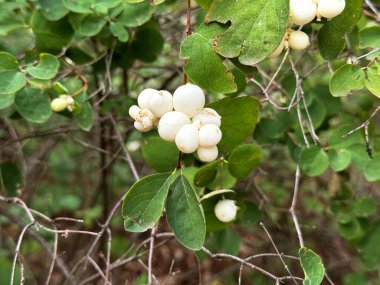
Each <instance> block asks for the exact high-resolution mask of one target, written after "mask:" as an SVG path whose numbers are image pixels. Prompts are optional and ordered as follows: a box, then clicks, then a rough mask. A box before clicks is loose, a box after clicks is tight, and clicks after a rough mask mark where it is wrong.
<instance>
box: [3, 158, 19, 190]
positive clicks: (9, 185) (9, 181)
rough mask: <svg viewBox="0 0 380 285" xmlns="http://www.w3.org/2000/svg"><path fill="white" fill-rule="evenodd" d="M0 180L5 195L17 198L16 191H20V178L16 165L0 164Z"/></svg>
mask: <svg viewBox="0 0 380 285" xmlns="http://www.w3.org/2000/svg"><path fill="white" fill-rule="evenodd" d="M0 178H1V179H0V180H1V181H2V185H3V187H4V188H5V191H6V192H7V195H8V196H10V197H12V196H17V190H18V189H21V185H22V176H21V173H20V170H19V169H18V167H17V165H16V164H14V163H10V162H5V163H1V164H0Z"/></svg>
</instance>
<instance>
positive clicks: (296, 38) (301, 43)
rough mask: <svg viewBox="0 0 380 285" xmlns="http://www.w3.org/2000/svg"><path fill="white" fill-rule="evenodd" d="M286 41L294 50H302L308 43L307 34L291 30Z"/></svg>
mask: <svg viewBox="0 0 380 285" xmlns="http://www.w3.org/2000/svg"><path fill="white" fill-rule="evenodd" d="M288 41H289V47H290V48H291V49H294V50H303V49H305V48H307V47H308V46H309V45H310V40H309V36H308V35H307V34H305V33H304V32H302V31H292V32H291V33H290V35H289V39H288Z"/></svg>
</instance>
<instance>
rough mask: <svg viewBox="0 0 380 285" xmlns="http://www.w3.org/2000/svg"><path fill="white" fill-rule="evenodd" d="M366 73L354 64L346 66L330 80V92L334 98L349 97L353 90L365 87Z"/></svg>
mask: <svg viewBox="0 0 380 285" xmlns="http://www.w3.org/2000/svg"><path fill="white" fill-rule="evenodd" d="M364 78H365V73H364V71H363V70H362V69H361V68H360V67H358V66H356V65H353V64H346V65H343V66H342V67H341V68H339V69H338V70H337V71H335V73H334V74H333V76H332V77H331V80H330V92H331V95H333V96H334V97H342V96H347V95H348V94H349V93H350V92H351V91H352V90H355V89H361V88H363V86H364Z"/></svg>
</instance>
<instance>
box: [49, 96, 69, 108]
mask: <svg viewBox="0 0 380 285" xmlns="http://www.w3.org/2000/svg"><path fill="white" fill-rule="evenodd" d="M74 103H75V102H74V99H73V97H71V96H70V95H60V96H59V97H58V98H54V99H53V100H52V101H51V103H50V107H51V109H52V110H53V111H54V112H62V111H63V110H66V109H67V110H69V111H70V112H72V111H73V110H74Z"/></svg>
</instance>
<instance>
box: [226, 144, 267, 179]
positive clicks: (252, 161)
mask: <svg viewBox="0 0 380 285" xmlns="http://www.w3.org/2000/svg"><path fill="white" fill-rule="evenodd" d="M261 156H262V151H261V148H260V146H258V145H256V144H246V145H240V146H238V147H237V148H235V149H234V150H233V151H232V152H231V154H230V156H229V157H228V169H229V171H230V173H231V174H232V175H233V176H235V177H236V178H243V177H245V176H248V175H249V174H250V173H251V172H252V171H253V170H255V169H256V167H257V166H258V165H259V163H260V159H261Z"/></svg>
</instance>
